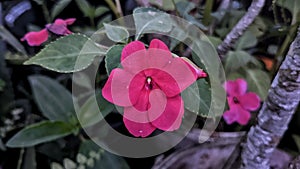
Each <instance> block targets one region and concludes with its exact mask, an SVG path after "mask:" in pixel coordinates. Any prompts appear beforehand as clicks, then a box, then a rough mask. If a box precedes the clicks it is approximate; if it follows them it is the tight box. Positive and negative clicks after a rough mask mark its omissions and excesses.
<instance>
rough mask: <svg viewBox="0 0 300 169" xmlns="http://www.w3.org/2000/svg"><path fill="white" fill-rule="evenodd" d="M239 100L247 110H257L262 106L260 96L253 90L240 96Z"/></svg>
mask: <svg viewBox="0 0 300 169" xmlns="http://www.w3.org/2000/svg"><path fill="white" fill-rule="evenodd" d="M238 100H239V102H240V105H241V106H242V107H243V108H244V109H246V110H250V111H255V110H257V109H258V108H259V106H260V98H259V97H258V95H257V94H255V93H253V92H249V93H246V94H244V95H242V96H238Z"/></svg>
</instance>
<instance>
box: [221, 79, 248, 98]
mask: <svg viewBox="0 0 300 169" xmlns="http://www.w3.org/2000/svg"><path fill="white" fill-rule="evenodd" d="M224 87H225V90H226V92H227V94H228V95H229V96H238V95H244V94H245V93H246V91H247V82H246V81H245V80H244V79H236V80H235V81H231V80H229V81H227V82H225V84H224Z"/></svg>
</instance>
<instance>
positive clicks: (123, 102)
mask: <svg viewBox="0 0 300 169" xmlns="http://www.w3.org/2000/svg"><path fill="white" fill-rule="evenodd" d="M132 78H133V76H132V75H131V74H130V73H128V72H126V71H124V70H123V69H119V68H116V69H113V70H112V72H111V74H110V75H109V78H108V80H107V81H106V83H105V85H104V87H103V89H102V95H103V97H104V98H105V99H106V100H108V101H109V102H111V103H114V104H116V105H118V106H123V107H127V106H132V105H133V103H132V102H131V100H130V98H129V84H130V81H131V79H132Z"/></svg>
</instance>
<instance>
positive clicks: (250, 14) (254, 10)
mask: <svg viewBox="0 0 300 169" xmlns="http://www.w3.org/2000/svg"><path fill="white" fill-rule="evenodd" d="M264 4H265V0H253V1H252V3H251V6H250V7H249V8H248V11H247V13H246V14H245V15H244V16H243V17H242V18H241V19H240V20H239V22H238V23H237V24H236V25H235V27H234V28H233V29H232V30H231V32H230V33H229V34H228V35H227V36H226V38H225V39H224V41H223V42H222V43H221V44H220V45H219V46H218V49H217V50H218V53H219V55H220V57H221V59H222V58H224V56H225V55H226V53H227V52H228V50H229V49H230V48H231V47H232V46H233V45H234V44H235V42H236V41H237V40H238V39H239V38H240V37H241V36H242V35H243V33H244V32H245V31H246V29H247V28H248V27H249V26H250V25H251V23H252V22H253V21H254V19H255V18H256V16H257V15H258V14H259V12H260V11H261V9H262V8H263V6H264Z"/></svg>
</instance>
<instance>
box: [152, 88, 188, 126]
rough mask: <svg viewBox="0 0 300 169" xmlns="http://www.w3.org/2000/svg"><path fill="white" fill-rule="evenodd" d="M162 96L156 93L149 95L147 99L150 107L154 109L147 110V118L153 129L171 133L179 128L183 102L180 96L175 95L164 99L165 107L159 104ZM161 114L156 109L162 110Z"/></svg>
mask: <svg viewBox="0 0 300 169" xmlns="http://www.w3.org/2000/svg"><path fill="white" fill-rule="evenodd" d="M163 96H164V95H162V94H158V93H153V94H152V92H151V93H150V96H149V99H150V104H151V107H152V106H153V107H155V108H154V109H151V107H150V109H149V111H148V116H149V120H150V121H151V123H152V125H154V126H155V127H157V128H159V129H161V130H164V131H173V130H177V129H178V128H179V127H180V124H181V121H182V116H183V113H184V109H183V107H184V106H183V100H182V99H181V96H180V95H177V96H175V97H172V98H166V99H167V101H166V105H163V104H162V103H161V100H164V99H165V98H163ZM163 106H165V108H164V109H163V112H162V113H161V112H160V111H157V110H156V109H157V108H162V107H163Z"/></svg>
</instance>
